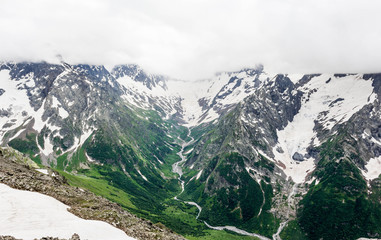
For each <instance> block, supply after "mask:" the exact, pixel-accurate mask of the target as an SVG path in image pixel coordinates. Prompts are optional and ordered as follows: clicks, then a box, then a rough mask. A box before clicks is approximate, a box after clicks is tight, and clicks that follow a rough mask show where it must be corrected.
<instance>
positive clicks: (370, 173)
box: [361, 156, 381, 180]
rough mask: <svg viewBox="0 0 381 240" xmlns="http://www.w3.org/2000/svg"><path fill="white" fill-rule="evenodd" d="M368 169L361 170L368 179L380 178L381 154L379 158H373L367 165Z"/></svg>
mask: <svg viewBox="0 0 381 240" xmlns="http://www.w3.org/2000/svg"><path fill="white" fill-rule="evenodd" d="M365 168H366V169H367V170H361V172H362V174H363V175H364V176H365V178H366V179H367V180H372V179H375V178H378V176H379V175H380V174H381V156H380V157H377V158H371V159H370V160H369V162H368V163H367V164H366V165H365Z"/></svg>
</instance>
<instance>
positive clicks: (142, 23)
mask: <svg viewBox="0 0 381 240" xmlns="http://www.w3.org/2000/svg"><path fill="white" fill-rule="evenodd" d="M0 5H1V8H0V31H1V42H0V58H3V59H4V60H16V61H22V60H27V61H39V60H45V61H50V62H54V61H57V58H56V55H57V54H60V55H62V56H63V58H64V60H65V61H67V62H69V63H89V64H106V65H114V64H123V63H137V64H140V65H142V66H143V67H144V68H146V69H148V70H149V71H151V72H153V73H160V74H166V75H170V76H172V77H177V78H184V79H198V78H206V77H210V76H211V75H213V74H214V73H215V72H218V71H231V70H238V69H240V68H243V67H252V66H255V65H257V64H264V66H265V69H267V70H268V71H272V72H283V73H294V72H303V73H313V72H381V65H380V63H381V44H380V42H381V28H380V27H379V23H380V22H381V15H380V14H378V11H379V9H381V2H380V1H378V0H361V1H359V0H358V1H357V0H356V1H355V0H347V1H343V0H337V1H330V0H303V1H300V0H235V1H231V0H208V1H205V0H161V1H155V0H139V1H123V0H111V1H107V0H82V1H76V0H61V1H51V0H34V1H28V0H3V1H2V2H1V3H0Z"/></svg>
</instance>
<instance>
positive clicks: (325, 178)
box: [0, 62, 381, 239]
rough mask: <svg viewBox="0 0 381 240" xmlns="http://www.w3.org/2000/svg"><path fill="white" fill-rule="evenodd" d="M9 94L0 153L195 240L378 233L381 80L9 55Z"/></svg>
mask: <svg viewBox="0 0 381 240" xmlns="http://www.w3.org/2000/svg"><path fill="white" fill-rule="evenodd" d="M0 100H1V101H0V136H1V137H0V139H1V145H2V146H3V147H5V146H8V147H12V148H14V149H16V150H18V151H20V152H22V153H24V154H25V155H27V156H29V157H30V158H31V159H32V160H33V161H35V162H36V163H37V164H39V165H40V166H41V167H44V166H45V167H50V168H52V169H55V170H56V171H57V172H59V173H61V174H62V175H63V176H65V177H66V179H67V181H68V182H69V183H70V184H71V185H73V186H77V187H82V188H85V189H88V190H90V191H92V192H94V193H95V194H97V195H101V196H103V197H105V198H107V199H109V200H111V201H113V202H116V203H118V204H120V205H121V206H122V207H123V208H124V209H126V210H128V211H130V212H132V213H134V214H136V215H138V216H139V217H143V218H148V219H150V220H151V221H153V222H155V223H159V222H160V223H162V224H164V225H165V226H167V227H168V228H170V229H172V230H173V231H175V232H177V233H179V234H181V235H183V236H185V237H186V238H190V239H207V238H209V239H222V238H227V239H235V238H237V239H239V238H241V237H242V236H239V235H236V234H237V233H240V234H243V235H248V236H245V238H255V237H259V238H261V239H269V238H272V239H359V238H381V178H380V173H381V157H380V155H381V111H380V107H381V105H380V100H381V74H275V73H268V72H266V70H265V68H264V66H256V67H255V68H252V69H242V70H241V71H237V72H221V73H218V74H216V75H215V76H214V77H213V78H211V79H205V80H199V81H182V80H178V79H172V78H170V77H167V76H160V75H154V74H149V73H147V72H146V71H144V69H142V68H141V67H139V66H137V65H133V64H129V65H119V66H115V67H113V68H112V69H107V68H106V67H104V66H93V65H86V64H80V65H70V64H68V63H65V62H62V63H61V64H49V63H46V62H40V63H28V62H21V63H14V62H4V63H1V64H0ZM111 188H112V189H113V190H110V189H111ZM213 229H214V230H213ZM220 229H228V231H219V230H220ZM232 229H233V230H232ZM233 232H236V233H233ZM250 234H255V235H250ZM253 236H254V237H253Z"/></svg>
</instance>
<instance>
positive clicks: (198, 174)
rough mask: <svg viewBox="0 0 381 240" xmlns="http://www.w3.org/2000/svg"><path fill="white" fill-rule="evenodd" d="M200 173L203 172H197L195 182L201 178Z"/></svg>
mask: <svg viewBox="0 0 381 240" xmlns="http://www.w3.org/2000/svg"><path fill="white" fill-rule="evenodd" d="M202 171H203V170H201V171H199V172H198V173H197V176H196V179H197V180H198V179H199V178H200V177H201V174H202Z"/></svg>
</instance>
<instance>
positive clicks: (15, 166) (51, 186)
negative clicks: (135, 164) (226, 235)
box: [0, 156, 184, 240]
mask: <svg viewBox="0 0 381 240" xmlns="http://www.w3.org/2000/svg"><path fill="white" fill-rule="evenodd" d="M21 157H22V156H21ZM0 183H4V184H7V185H8V186H10V187H12V188H16V189H21V190H28V191H34V192H39V193H43V194H46V195H48V196H51V197H54V198H56V199H57V200H59V201H61V202H62V203H64V204H66V205H68V206H70V209H69V211H70V212H71V213H73V214H75V215H76V216H78V217H81V218H84V219H90V220H100V221H104V222H107V223H109V224H111V225H113V226H115V227H117V228H119V229H121V230H123V231H124V232H125V233H126V234H127V235H128V236H131V237H134V238H137V239H173V240H175V239H184V238H183V237H182V236H180V235H178V234H176V233H174V232H173V231H171V230H169V229H167V228H166V227H164V226H163V225H161V224H153V223H152V222H150V221H148V220H145V219H141V218H138V217H137V216H135V215H133V214H131V213H129V212H127V211H126V210H124V209H123V208H122V207H121V206H119V205H118V204H116V203H113V202H110V201H109V200H107V199H105V198H102V197H100V196H97V195H95V194H93V193H91V192H89V191H87V190H83V189H79V188H76V187H72V186H69V185H68V184H67V181H66V179H65V178H64V177H63V176H61V175H60V174H59V173H58V172H56V171H51V170H49V174H48V175H45V174H43V173H40V172H38V171H36V170H35V169H34V168H33V167H31V166H29V165H28V164H27V163H22V161H20V160H19V158H18V157H13V158H12V159H11V158H10V157H4V156H0ZM13 239H15V238H12V237H10V236H1V237H0V240H13ZM43 239H44V240H45V239H46V240H47V239H49V240H51V239H52V240H53V239H54V240H55V239H57V240H60V239H58V238H50V237H49V238H43ZM79 239H80V238H79V236H78V235H77V234H74V235H73V236H72V238H71V240H79Z"/></svg>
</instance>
